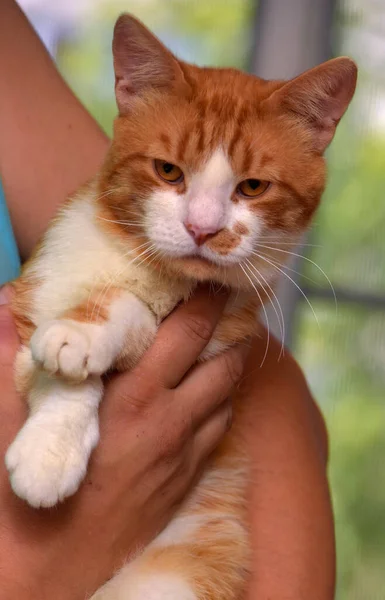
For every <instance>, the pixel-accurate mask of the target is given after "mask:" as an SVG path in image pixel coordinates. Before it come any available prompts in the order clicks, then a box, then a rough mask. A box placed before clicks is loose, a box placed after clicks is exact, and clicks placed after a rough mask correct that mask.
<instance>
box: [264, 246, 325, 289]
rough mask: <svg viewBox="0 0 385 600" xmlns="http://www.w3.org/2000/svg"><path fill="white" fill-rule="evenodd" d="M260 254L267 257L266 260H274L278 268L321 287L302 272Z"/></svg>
mask: <svg viewBox="0 0 385 600" xmlns="http://www.w3.org/2000/svg"><path fill="white" fill-rule="evenodd" d="M259 254H260V255H261V256H265V257H266V258H270V260H272V261H273V262H274V263H275V265H277V266H278V267H282V269H286V271H290V272H291V273H295V274H296V275H299V276H300V277H301V279H306V280H307V281H310V282H311V283H312V284H313V285H315V286H317V285H319V283H317V281H315V280H314V279H312V278H311V277H308V276H307V275H304V274H303V273H301V272H300V271H296V270H295V269H293V268H292V267H288V266H287V265H286V264H285V263H281V262H279V261H278V260H276V259H275V258H272V257H271V256H268V255H267V254H264V253H263V252H260V253H259Z"/></svg>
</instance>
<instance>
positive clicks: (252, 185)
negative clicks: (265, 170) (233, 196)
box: [237, 179, 270, 198]
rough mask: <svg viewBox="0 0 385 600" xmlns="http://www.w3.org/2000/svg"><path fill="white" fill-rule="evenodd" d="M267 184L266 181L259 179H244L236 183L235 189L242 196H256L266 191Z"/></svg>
mask: <svg viewBox="0 0 385 600" xmlns="http://www.w3.org/2000/svg"><path fill="white" fill-rule="evenodd" d="M269 185H270V183H269V182H268V181H262V180H261V179H245V181H242V182H241V183H240V184H239V185H238V187H237V190H238V192H240V193H241V194H242V196H246V197H247V198H256V197H257V196H260V195H261V194H263V192H266V190H267V188H268V187H269Z"/></svg>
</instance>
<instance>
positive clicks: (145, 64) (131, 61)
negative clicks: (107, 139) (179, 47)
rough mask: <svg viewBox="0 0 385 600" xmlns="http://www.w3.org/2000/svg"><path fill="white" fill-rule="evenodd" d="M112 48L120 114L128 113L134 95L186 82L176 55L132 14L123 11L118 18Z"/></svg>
mask: <svg viewBox="0 0 385 600" xmlns="http://www.w3.org/2000/svg"><path fill="white" fill-rule="evenodd" d="M112 50H113V55H114V70H115V95H116V102H117V105H118V108H119V113H120V114H125V113H127V112H128V111H129V110H130V107H131V106H132V102H133V100H134V98H135V96H138V95H141V94H142V93H143V92H145V91H146V90H149V89H159V90H162V89H164V90H171V89H173V88H176V87H177V86H178V85H186V83H185V81H184V77H183V72H182V69H181V67H180V65H179V63H178V61H177V59H176V58H175V57H174V56H173V54H172V53H171V52H170V51H169V50H168V49H167V48H166V47H165V46H164V45H163V44H162V43H161V42H160V41H159V40H158V38H156V37H155V36H154V35H153V34H152V33H151V32H150V31H149V30H148V29H147V28H146V27H145V26H144V25H143V24H142V23H141V22H140V21H138V20H137V19H135V18H134V17H132V16H131V15H128V14H123V15H121V16H120V17H119V19H118V20H117V22H116V25H115V29H114V38H113V42H112Z"/></svg>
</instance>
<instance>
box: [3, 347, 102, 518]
mask: <svg viewBox="0 0 385 600" xmlns="http://www.w3.org/2000/svg"><path fill="white" fill-rule="evenodd" d="M28 352H29V349H28V348H24V349H23V350H22V353H23V354H24V358H25V357H26V356H27V355H28ZM27 359H28V356H27ZM102 393H103V386H102V382H101V379H100V377H95V376H92V377H89V378H88V379H87V380H86V381H83V382H82V383H78V384H73V383H68V382H66V381H64V380H59V379H53V378H51V377H49V376H48V375H47V374H46V373H44V372H40V373H35V375H34V383H33V387H32V388H31V390H30V392H29V396H28V400H29V402H30V403H31V404H33V409H32V413H31V414H30V416H29V417H28V419H27V421H26V423H25V424H24V426H23V427H22V428H21V430H20V431H19V433H18V434H17V436H16V438H15V439H14V441H13V442H12V444H11V445H10V447H9V448H8V451H7V453H6V455H5V464H6V467H7V469H8V472H9V476H10V482H11V486H12V488H13V490H14V492H15V493H16V494H17V495H18V496H19V497H20V498H22V499H23V500H26V501H27V502H28V503H29V504H30V505H31V506H34V507H35V508H39V507H41V506H42V507H50V506H54V505H55V504H57V503H58V502H59V501H61V500H64V499H65V498H66V497H67V496H71V495H72V494H74V493H75V492H76V490H77V489H78V487H79V485H80V483H81V481H82V480H83V478H84V476H85V474H86V470H87V464H88V459H89V457H90V454H91V452H92V450H93V449H94V448H95V446H96V444H97V442H98V440H99V422H98V406H99V403H100V400H101V398H102Z"/></svg>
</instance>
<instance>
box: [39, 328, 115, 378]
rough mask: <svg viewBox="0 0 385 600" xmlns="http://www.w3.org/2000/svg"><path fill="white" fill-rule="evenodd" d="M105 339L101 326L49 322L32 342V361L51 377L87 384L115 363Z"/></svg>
mask: <svg viewBox="0 0 385 600" xmlns="http://www.w3.org/2000/svg"><path fill="white" fill-rule="evenodd" d="M102 335H103V329H102V327H101V326H100V325H93V324H90V323H78V322H77V321H72V320H64V319H63V320H55V321H48V322H46V323H43V324H42V325H39V326H38V328H37V329H36V331H35V332H34V334H33V336H32V338H31V343H30V346H31V352H32V357H33V359H34V360H35V361H36V362H37V363H38V364H39V365H40V366H41V367H42V368H43V369H44V370H45V371H47V372H48V373H50V374H51V375H55V374H59V375H62V376H63V377H65V378H66V379H69V380H71V381H75V382H80V381H84V380H85V379H86V378H87V377H88V375H101V374H102V373H104V372H105V371H107V370H108V369H109V368H110V366H111V363H112V361H113V356H112V355H111V351H110V348H109V347H108V344H107V343H105V342H104V340H103V339H102ZM103 342H104V343H103Z"/></svg>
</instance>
